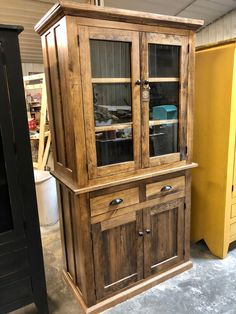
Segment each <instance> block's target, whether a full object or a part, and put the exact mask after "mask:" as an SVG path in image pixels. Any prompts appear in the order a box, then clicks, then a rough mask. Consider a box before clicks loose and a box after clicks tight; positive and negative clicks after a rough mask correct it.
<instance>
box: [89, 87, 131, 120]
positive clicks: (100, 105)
mask: <svg viewBox="0 0 236 314" xmlns="http://www.w3.org/2000/svg"><path fill="white" fill-rule="evenodd" d="M93 101H94V120H95V125H96V126H101V125H111V124H117V123H127V122H131V121H132V107H131V88H130V84H128V83H125V84H123V83H121V84H120V83H118V84H93Z"/></svg>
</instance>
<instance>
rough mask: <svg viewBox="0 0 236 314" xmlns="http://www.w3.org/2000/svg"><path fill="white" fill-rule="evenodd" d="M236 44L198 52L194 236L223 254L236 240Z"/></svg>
mask: <svg viewBox="0 0 236 314" xmlns="http://www.w3.org/2000/svg"><path fill="white" fill-rule="evenodd" d="M235 48H236V45H235V41H232V42H225V43H224V42H222V43H218V44H217V45H215V46H214V45H213V46H208V47H202V48H201V49H199V50H198V51H197V53H196V112H195V132H194V138H193V140H194V159H195V160H196V161H197V162H198V163H199V168H198V169H197V170H196V171H194V173H193V213H192V240H193V241H199V240H201V239H204V240H205V242H206V244H207V246H208V247H209V249H210V251H211V252H212V253H213V254H215V255H216V256H218V257H220V258H224V257H225V256H226V255H227V252H228V247H229V244H230V243H231V242H233V241H235V240H236V229H235V226H236V224H235V223H236V216H235V204H236V192H235V190H236V189H235V187H236V180H235V179H236V164H235V162H236V159H235V156H236V155H235V154H236V146H235V135H236V127H235V126H236V92H235V91H236V86H235V84H236V68H235V64H236V58H235V56H236V54H235V52H236V49H235ZM198 126H199V127H198Z"/></svg>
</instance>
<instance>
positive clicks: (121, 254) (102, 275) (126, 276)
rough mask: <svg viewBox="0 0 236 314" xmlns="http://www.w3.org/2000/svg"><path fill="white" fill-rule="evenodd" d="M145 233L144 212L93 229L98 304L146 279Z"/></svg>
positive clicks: (117, 218)
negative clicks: (144, 274)
mask: <svg viewBox="0 0 236 314" xmlns="http://www.w3.org/2000/svg"><path fill="white" fill-rule="evenodd" d="M142 230H143V229H142V210H141V211H137V212H135V211H134V212H131V213H128V214H125V215H122V216H117V217H114V218H111V219H109V220H104V221H102V222H100V223H97V224H94V225H92V238H93V254H94V267H95V284H96V295H97V299H98V300H100V299H102V298H105V297H106V296H109V295H111V294H113V293H114V292H116V291H118V290H121V289H122V288H124V287H127V286H129V285H131V284H132V283H135V282H136V281H138V280H140V279H142V278H143V232H142Z"/></svg>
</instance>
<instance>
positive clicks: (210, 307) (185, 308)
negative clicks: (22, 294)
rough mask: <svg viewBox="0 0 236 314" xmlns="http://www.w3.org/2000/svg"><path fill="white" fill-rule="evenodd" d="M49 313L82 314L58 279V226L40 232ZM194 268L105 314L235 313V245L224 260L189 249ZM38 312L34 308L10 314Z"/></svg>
mask: <svg viewBox="0 0 236 314" xmlns="http://www.w3.org/2000/svg"><path fill="white" fill-rule="evenodd" d="M42 239H43V248H44V260H45V268H46V277H47V288H48V296H49V307H50V313H57V314H70V313H78V314H80V313H82V312H81V310H80V307H79V305H78V304H77V302H76V301H75V299H74V297H73V295H72V294H71V292H70V290H69V289H68V288H67V287H66V285H65V283H64V282H63V280H62V278H61V247H60V235H59V231H58V228H57V226H55V227H50V228H49V229H44V230H42ZM191 259H192V261H193V265H194V266H193V268H192V269H191V270H189V271H186V272H185V273H182V274H180V275H178V276H176V277H174V278H172V279H170V280H168V281H166V282H164V283H162V284H159V285H157V286H155V287H154V288H152V289H150V290H148V291H146V292H144V293H142V294H140V295H138V296H136V297H134V298H132V299H130V300H128V301H126V302H123V303H121V304H119V305H117V306H115V307H113V308H112V309H110V310H107V311H106V312H105V313H106V314H126V313H129V314H172V313H173V314H185V313H186V314H198V313H204V314H206V313H220V314H236V245H234V246H231V248H230V251H229V254H228V256H227V257H226V258H225V259H224V260H220V259H217V258H215V257H214V256H212V255H211V254H210V252H209V251H208V250H207V248H206V247H205V246H204V244H202V243H200V244H195V245H192V248H191ZM12 313H14V314H34V313H37V311H36V309H35V307H34V306H33V305H30V306H27V307H25V308H24V309H20V310H17V311H14V312H12Z"/></svg>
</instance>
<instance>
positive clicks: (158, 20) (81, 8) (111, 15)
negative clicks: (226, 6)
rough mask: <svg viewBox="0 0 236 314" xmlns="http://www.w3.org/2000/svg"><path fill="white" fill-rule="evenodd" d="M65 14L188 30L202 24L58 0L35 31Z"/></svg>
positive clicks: (194, 20)
mask: <svg viewBox="0 0 236 314" xmlns="http://www.w3.org/2000/svg"><path fill="white" fill-rule="evenodd" d="M66 15H71V16H79V17H87V18H94V19H100V20H112V21H118V22H127V23H136V24H143V25H152V26H163V27H164V26H165V27H166V26H168V27H176V28H184V29H189V30H197V29H199V28H200V27H201V26H202V25H203V24H204V21H203V20H196V19H189V18H183V17H177V16H168V15H161V14H155V13H148V12H140V11H132V10H124V9H117V8H109V7H98V6H95V5H91V4H83V3H77V2H73V1H67V0H60V1H58V3H57V4H55V5H54V6H53V7H52V8H51V10H49V11H48V12H47V13H46V14H45V15H44V16H43V17H42V19H41V20H40V21H39V22H38V23H37V24H36V25H35V31H36V32H38V33H39V34H43V33H44V32H45V31H46V30H47V29H48V28H49V27H50V26H51V25H52V24H54V23H55V22H56V21H58V20H59V19H61V18H62V17H63V16H66Z"/></svg>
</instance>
